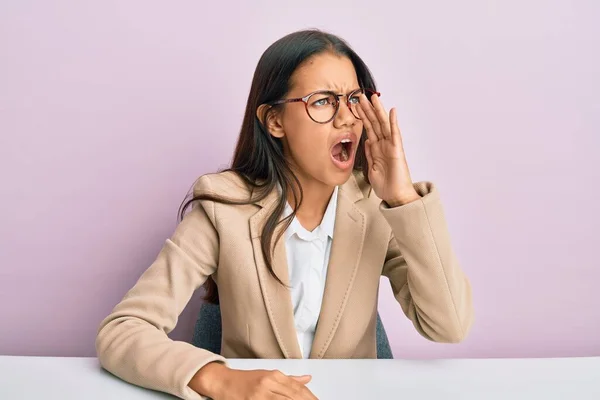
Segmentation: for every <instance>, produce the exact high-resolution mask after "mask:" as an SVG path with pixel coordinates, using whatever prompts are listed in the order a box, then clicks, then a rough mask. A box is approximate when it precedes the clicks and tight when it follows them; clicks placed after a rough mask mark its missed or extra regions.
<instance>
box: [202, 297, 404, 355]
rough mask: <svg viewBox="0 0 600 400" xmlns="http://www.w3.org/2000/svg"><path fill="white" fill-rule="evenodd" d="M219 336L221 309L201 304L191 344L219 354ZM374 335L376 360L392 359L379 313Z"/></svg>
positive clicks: (213, 305) (220, 330) (212, 305)
mask: <svg viewBox="0 0 600 400" xmlns="http://www.w3.org/2000/svg"><path fill="white" fill-rule="evenodd" d="M221 334H222V328H221V308H220V307H219V305H218V304H209V303H204V304H202V306H201V307H200V312H199V313H198V319H197V320H196V326H195V328H194V336H193V338H192V344H193V345H194V346H196V347H200V348H203V349H206V350H208V351H210V352H213V353H217V354H219V353H221ZM376 335H377V358H378V359H389V358H394V356H393V354H392V349H391V348H390V342H389V341H388V337H387V334H386V332H385V328H384V327H383V323H382V322H381V318H380V316H379V313H377V326H376Z"/></svg>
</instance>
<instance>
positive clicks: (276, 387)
mask: <svg viewBox="0 0 600 400" xmlns="http://www.w3.org/2000/svg"><path fill="white" fill-rule="evenodd" d="M302 388H306V386H304V385H302V384H300V383H298V382H296V381H295V380H294V379H288V380H287V382H285V383H282V382H275V383H274V384H273V386H271V388H270V390H271V391H272V392H273V393H276V394H278V395H280V396H282V398H285V399H293V400H312V399H310V397H306V394H305V393H304V392H303V390H302Z"/></svg>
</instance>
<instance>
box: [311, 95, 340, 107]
mask: <svg viewBox="0 0 600 400" xmlns="http://www.w3.org/2000/svg"><path fill="white" fill-rule="evenodd" d="M315 97H316V99H315V101H313V102H312V103H311V106H314V107H322V106H327V105H333V106H335V102H336V98H335V96H332V95H330V94H329V95H328V94H318V95H315Z"/></svg>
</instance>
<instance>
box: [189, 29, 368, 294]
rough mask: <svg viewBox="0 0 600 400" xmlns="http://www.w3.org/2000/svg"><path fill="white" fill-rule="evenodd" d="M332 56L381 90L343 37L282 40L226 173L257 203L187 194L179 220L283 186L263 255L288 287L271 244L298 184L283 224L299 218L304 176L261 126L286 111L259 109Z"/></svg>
mask: <svg viewBox="0 0 600 400" xmlns="http://www.w3.org/2000/svg"><path fill="white" fill-rule="evenodd" d="M326 52H331V53H333V54H337V55H340V56H345V57H348V58H349V59H350V61H351V62H352V64H353V65H354V69H355V70H356V75H357V77H358V83H359V85H360V87H363V88H371V89H375V90H376V87H375V82H374V80H373V77H372V75H371V72H370V71H369V69H368V68H367V66H366V65H365V63H364V62H363V60H362V59H361V58H360V57H359V56H358V55H357V54H356V53H355V52H354V50H352V48H350V46H349V45H348V44H347V43H346V42H345V41H344V40H343V39H341V38H339V37H337V36H335V35H333V34H330V33H326V32H323V31H320V30H316V29H310V30H302V31H297V32H294V33H290V34H288V35H286V36H284V37H283V38H281V39H279V40H277V41H276V42H275V43H273V44H272V45H271V46H269V48H268V49H267V50H266V51H265V52H264V53H263V55H262V57H261V58H260V60H259V61H258V65H257V66H256V70H255V72H254V77H253V78H252V86H251V88H250V94H249V96H248V103H247V105H246V112H245V114H244V120H243V123H242V129H241V132H240V135H239V138H238V142H237V145H236V148H235V153H234V156H233V161H232V163H231V167H230V168H227V169H224V170H222V171H220V172H224V171H232V172H235V173H237V175H239V176H240V177H241V178H242V179H243V180H244V182H245V183H246V185H247V186H248V188H249V189H250V193H251V194H252V193H254V192H256V193H257V194H258V195H257V196H252V195H251V196H250V198H252V200H248V201H239V200H232V199H226V198H222V197H217V196H214V195H209V194H202V193H201V194H197V195H196V196H193V197H191V198H190V196H187V197H186V199H184V201H183V203H182V204H181V206H180V208H179V219H180V220H182V219H183V217H184V215H185V211H186V209H187V208H188V207H189V206H190V205H191V204H192V203H193V202H196V201H198V200H211V201H215V202H219V203H224V204H237V205H242V204H250V203H254V202H257V201H259V200H262V199H264V198H265V197H266V196H267V195H268V194H269V193H270V192H271V191H272V190H274V189H276V187H277V184H278V183H279V185H280V187H281V190H282V195H281V197H280V198H279V200H278V202H277V205H276V208H275V210H274V211H273V213H272V214H271V215H270V216H269V217H268V219H267V222H266V224H265V227H264V228H263V231H262V233H261V249H262V254H263V257H264V258H265V261H266V265H267V268H268V269H269V271H270V272H271V275H272V276H273V278H274V279H276V280H277V281H279V283H282V281H281V279H279V277H278V276H277V275H276V274H275V272H274V271H273V267H272V250H273V249H272V246H271V241H272V238H273V234H274V231H275V228H276V226H277V224H278V220H279V217H280V216H281V214H282V213H283V211H284V209H285V205H286V201H287V192H288V190H289V188H290V187H291V188H294V187H296V186H297V187H298V188H300V193H299V195H298V194H297V193H296V192H295V190H294V189H292V192H293V197H294V199H295V200H294V203H295V204H294V206H293V207H292V209H293V212H292V214H291V215H289V216H288V217H286V218H285V219H283V220H282V221H280V222H281V223H285V224H286V228H287V226H289V224H290V223H291V221H292V220H293V218H294V216H295V215H296V209H297V208H298V207H299V206H300V204H301V203H302V188H301V187H300V182H299V181H298V178H297V177H296V176H295V174H294V173H293V172H292V169H291V168H290V165H289V163H288V161H287V160H286V159H285V157H284V154H283V144H282V142H281V139H278V138H275V137H273V136H272V135H271V134H270V133H269V132H268V130H267V128H266V127H265V125H264V124H263V123H262V122H261V120H262V121H266V120H267V116H268V114H269V113H270V112H273V111H275V110H276V109H277V107H281V105H280V106H273V107H268V108H266V109H265V111H264V113H263V115H261V119H259V118H258V117H257V110H258V108H259V106H260V105H261V104H266V103H268V102H271V101H275V100H279V99H282V98H284V97H285V95H286V94H287V93H288V92H289V90H290V83H291V82H290V80H291V77H292V74H293V73H294V71H296V69H297V68H298V67H299V66H300V65H301V64H302V63H303V62H305V61H306V60H307V59H309V58H310V57H313V56H315V55H317V54H321V53H326ZM365 140H366V134H365V133H364V132H363V134H362V135H361V138H360V141H359V144H358V148H357V153H356V158H355V163H354V169H355V170H358V171H361V172H362V173H363V175H364V177H365V179H366V181H367V183H368V182H369V177H368V168H367V159H366V156H365V148H364V142H365ZM282 232H283V230H282ZM280 239H281V233H280V234H279V235H278V237H277V238H276V241H277V240H280ZM282 284H283V283H282ZM204 288H205V296H204V299H205V300H206V301H208V302H210V303H215V304H218V302H219V297H218V292H217V285H216V284H215V282H214V280H213V279H212V278H211V277H209V279H208V280H207V281H206V283H205V284H204Z"/></svg>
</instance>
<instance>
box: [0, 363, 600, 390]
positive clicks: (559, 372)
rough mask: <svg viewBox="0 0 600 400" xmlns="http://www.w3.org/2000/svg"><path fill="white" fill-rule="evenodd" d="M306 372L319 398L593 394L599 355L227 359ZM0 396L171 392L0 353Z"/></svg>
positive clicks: (93, 369)
mask: <svg viewBox="0 0 600 400" xmlns="http://www.w3.org/2000/svg"><path fill="white" fill-rule="evenodd" d="M230 362H231V365H232V367H234V368H241V369H254V368H264V369H280V370H282V371H283V372H285V373H289V374H305V373H308V374H312V375H313V381H312V382H311V383H310V384H309V387H310V389H311V390H312V391H313V392H314V393H315V395H316V396H317V397H319V399H321V400H329V399H333V400H337V399H341V400H351V399H406V400H421V399H425V400H450V399H461V400H470V399H473V400H475V399H477V400H482V399H511V400H513V399H528V400H530V399H534V400H536V399H543V400H549V399H561V400H563V399H577V400H583V399H586V400H587V399H590V400H591V399H594V400H598V399H600V357H593V358H564V359H495V360H489V359H479V360H477V359H473V360H435V361H416V360H352V361H350V360H230ZM0 399H2V400H12V399H18V400H20V399H61V400H71V399H86V400H88V399H89V400H94V399H102V400H106V399H124V400H138V399H139V400H144V399H173V397H171V396H168V395H166V394H163V393H158V392H153V391H149V390H146V389H142V388H139V387H137V386H134V385H130V384H128V383H125V382H123V381H121V380H119V379H117V378H116V377H114V376H112V375H111V374H109V373H107V372H106V371H104V370H102V369H101V368H100V366H99V364H98V361H97V360H96V359H95V358H53V357H8V356H0Z"/></svg>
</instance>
